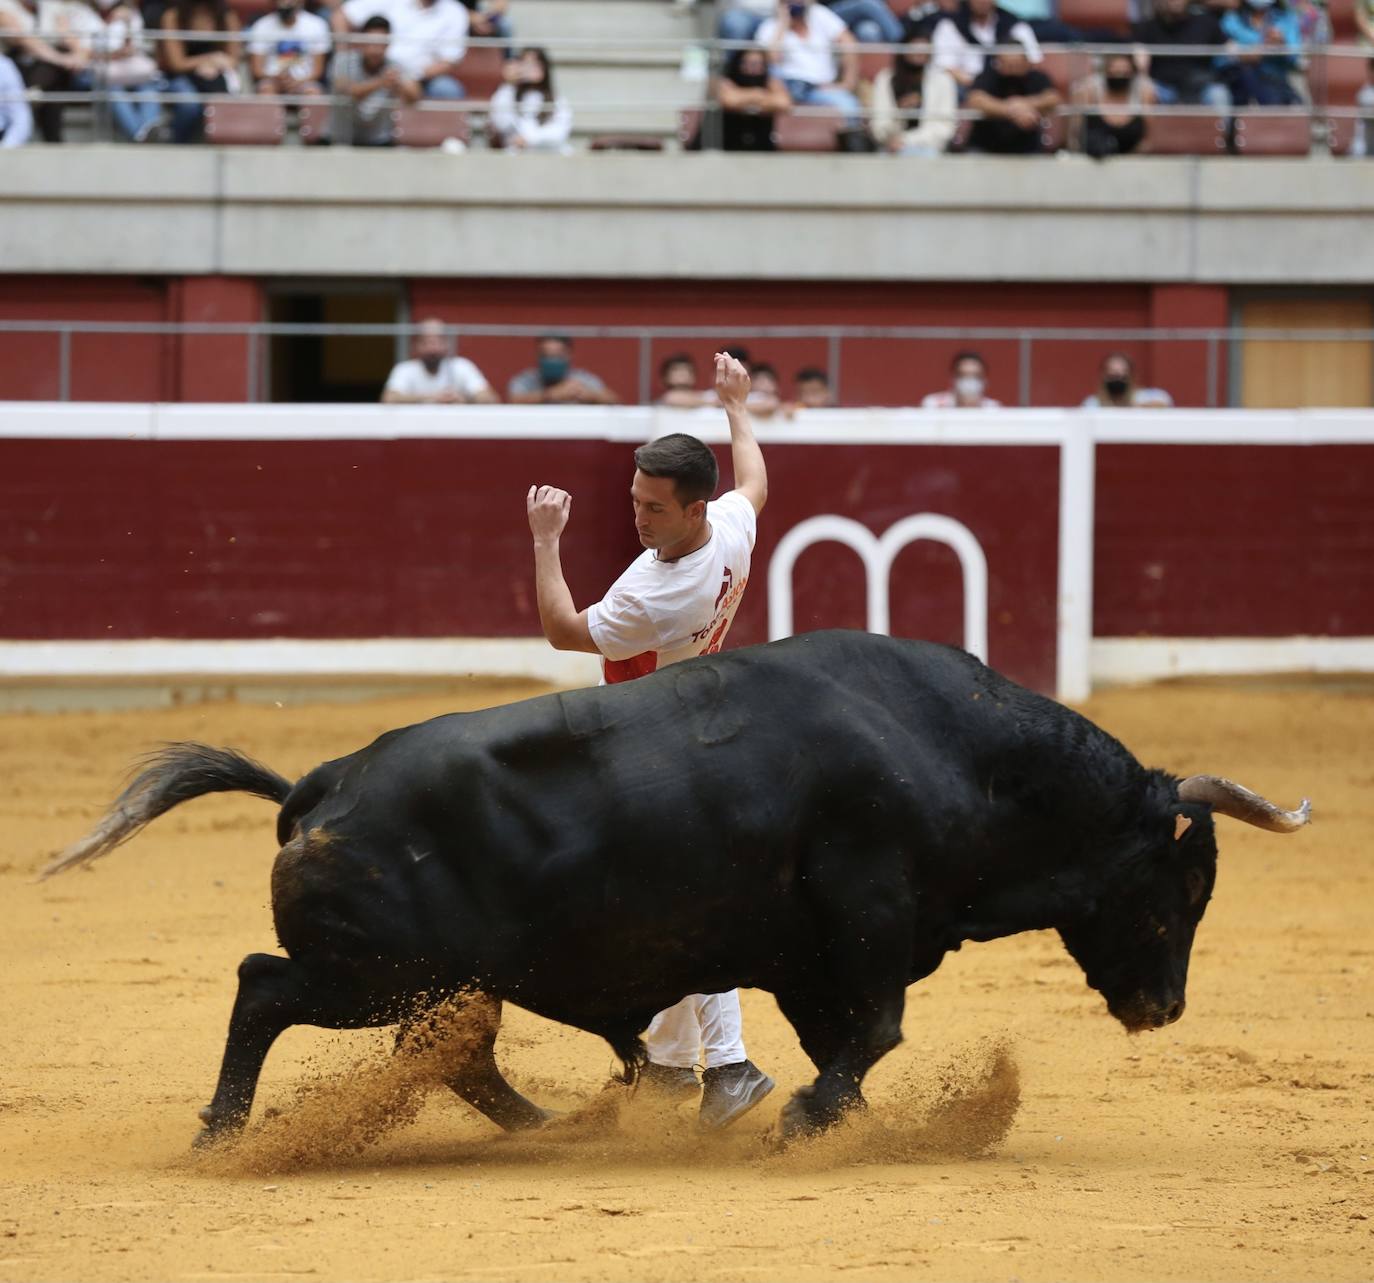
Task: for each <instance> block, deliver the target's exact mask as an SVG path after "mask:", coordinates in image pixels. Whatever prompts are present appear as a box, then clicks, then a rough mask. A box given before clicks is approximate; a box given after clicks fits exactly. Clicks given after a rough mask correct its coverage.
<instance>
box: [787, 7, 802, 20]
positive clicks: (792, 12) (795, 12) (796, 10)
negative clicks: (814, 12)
mask: <svg viewBox="0 0 1374 1283" xmlns="http://www.w3.org/2000/svg"><path fill="white" fill-rule="evenodd" d="M787 13H788V16H789V17H792V18H804V17H805V16H806V6H805V5H804V4H789V5H788V6H787Z"/></svg>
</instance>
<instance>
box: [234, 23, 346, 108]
mask: <svg viewBox="0 0 1374 1283" xmlns="http://www.w3.org/2000/svg"><path fill="white" fill-rule="evenodd" d="M330 43H331V42H330V38H329V23H327V22H326V21H325V20H324V19H323V18H321V17H320V16H319V15H318V14H314V13H310V12H309V11H308V10H305V9H303V8H302V0H276V8H275V10H274V11H273V12H271V13H265V14H263V16H262V17H261V18H259V19H258V20H257V21H256V22H255V23H253V25H252V26H251V27H249V28H248V66H249V69H250V70H251V71H252V73H253V89H254V92H255V93H259V94H280V95H282V97H284V98H294V97H297V96H299V95H305V94H308V95H314V94H320V93H323V92H324V60H325V58H326V57H327V56H328V54H329V46H330Z"/></svg>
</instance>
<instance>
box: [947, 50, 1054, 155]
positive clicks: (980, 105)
mask: <svg viewBox="0 0 1374 1283" xmlns="http://www.w3.org/2000/svg"><path fill="white" fill-rule="evenodd" d="M968 106H969V109H970V110H971V111H977V112H981V113H982V115H981V116H980V117H979V118H978V119H977V120H975V121H974V122H973V128H972V129H970V130H969V136H968V150H969V151H971V152H988V153H990V154H992V155H998V156H1024V155H1031V154H1033V153H1035V152H1038V151H1042V150H1043V149H1044V140H1043V138H1042V135H1041V120H1042V118H1043V117H1045V116H1047V115H1049V114H1050V113H1051V112H1053V111H1054V109H1055V108H1056V107H1058V106H1059V91H1058V90H1057V89H1055V87H1054V85H1053V83H1052V82H1051V80H1050V78H1049V77H1048V76H1047V75H1045V73H1044V72H1043V71H1038V70H1036V69H1035V68H1034V67H1032V66H1031V65H1030V60H1029V59H1028V58H1027V57H1026V55H1025V54H1024V53H999V54H997V55H996V56H995V57H992V58H989V59H988V65H987V66H986V67H985V68H984V69H983V74H982V75H981V76H979V77H978V79H977V80H975V81H974V82H973V87H972V88H971V89H970V90H969V95H968Z"/></svg>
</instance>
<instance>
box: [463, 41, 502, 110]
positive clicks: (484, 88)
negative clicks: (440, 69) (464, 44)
mask: <svg viewBox="0 0 1374 1283" xmlns="http://www.w3.org/2000/svg"><path fill="white" fill-rule="evenodd" d="M505 64H506V57H505V53H504V52H503V51H502V50H500V49H498V48H496V47H495V46H493V45H482V46H479V47H473V46H469V48H468V51H467V52H466V53H465V54H464V55H463V61H462V62H460V63H459V64H458V79H459V80H460V81H462V84H463V88H464V89H466V90H467V94H468V99H469V101H471V102H490V101H491V96H492V94H494V93H495V92H496V91H497V90H498V89H499V88H500V87H501V68H502V67H504V66H505Z"/></svg>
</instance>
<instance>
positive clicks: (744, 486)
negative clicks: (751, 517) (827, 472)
mask: <svg viewBox="0 0 1374 1283" xmlns="http://www.w3.org/2000/svg"><path fill="white" fill-rule="evenodd" d="M716 395H717V396H718V397H720V403H721V405H723V406H724V407H725V417H726V418H727V419H728V420H729V421H730V460H731V462H732V463H733V464H734V468H735V489H736V490H738V491H739V492H740V493H741V494H742V495H743V496H744V497H745V498H746V499H748V500H749V502H750V503H752V504H753V505H754V512H755V513H760V512H762V511H763V505H764V504H765V503H767V502H768V469H767V468H766V467H764V463H763V451H762V450H760V449H759V443H758V442H757V441H756V440H754V425H753V423H752V422H751V421H750V419H749V411H748V410H747V409H745V402H746V401H748V399H749V371H748V370H746V369H745V368H744V366H743V365H741V364H740V362H738V361H737V360H735V358H734V357H733V356H731V355H730V354H729V353H728V352H717V353H716Z"/></svg>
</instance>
